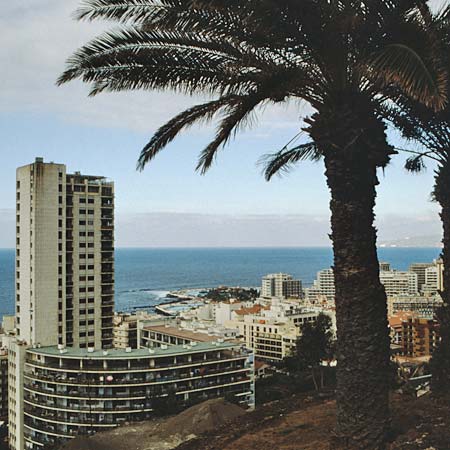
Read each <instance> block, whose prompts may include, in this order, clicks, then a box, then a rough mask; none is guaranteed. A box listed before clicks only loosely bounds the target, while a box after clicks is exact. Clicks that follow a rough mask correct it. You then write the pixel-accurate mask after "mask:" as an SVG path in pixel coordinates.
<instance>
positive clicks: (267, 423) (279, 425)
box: [177, 395, 450, 450]
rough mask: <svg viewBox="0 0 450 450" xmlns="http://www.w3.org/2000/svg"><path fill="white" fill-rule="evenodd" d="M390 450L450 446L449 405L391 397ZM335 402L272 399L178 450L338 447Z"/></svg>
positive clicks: (319, 449)
mask: <svg viewBox="0 0 450 450" xmlns="http://www.w3.org/2000/svg"><path fill="white" fill-rule="evenodd" d="M391 408H392V415H393V418H394V419H393V421H392V436H391V441H392V442H390V444H389V445H388V449H389V450H450V404H449V403H447V404H444V403H442V404H441V403H439V402H436V401H434V400H433V399H432V398H431V397H430V396H426V397H422V398H420V399H413V398H408V397H404V396H398V395H396V396H393V397H392V401H391ZM334 424H335V402H334V400H318V399H312V398H309V397H296V396H294V397H292V398H290V399H287V400H282V401H279V402H273V403H271V404H269V405H267V406H266V407H262V408H261V409H260V410H257V411H255V412H253V413H249V414H247V415H245V416H243V417H241V418H240V419H239V420H238V421H233V422H231V423H229V424H228V425H227V426H225V427H222V428H219V429H216V430H215V431H213V432H209V433H206V434H205V435H203V436H202V437H201V438H197V439H194V440H191V441H189V442H186V443H183V444H181V445H180V446H178V447H177V450H199V449H201V450H276V449H277V450H278V449H279V450H336V449H337V448H338V447H337V446H336V444H335V443H334V440H333V437H334V432H333V430H334Z"/></svg>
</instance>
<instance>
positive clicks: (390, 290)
mask: <svg viewBox="0 0 450 450" xmlns="http://www.w3.org/2000/svg"><path fill="white" fill-rule="evenodd" d="M380 281H381V284H382V285H383V286H384V289H385V291H386V296H387V297H392V296H395V295H404V294H411V295H414V294H418V292H419V290H418V281H417V274H416V273H414V272H406V271H398V270H391V271H389V272H387V271H382V272H380Z"/></svg>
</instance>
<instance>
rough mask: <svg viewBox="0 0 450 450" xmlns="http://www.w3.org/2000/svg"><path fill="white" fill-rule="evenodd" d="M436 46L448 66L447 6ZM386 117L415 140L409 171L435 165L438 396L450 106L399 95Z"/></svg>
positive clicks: (436, 23) (448, 238)
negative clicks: (439, 232) (439, 233)
mask: <svg viewBox="0 0 450 450" xmlns="http://www.w3.org/2000/svg"><path fill="white" fill-rule="evenodd" d="M431 20H432V22H433V30H434V33H435V35H436V38H437V39H436V41H435V42H436V44H437V45H438V46H439V55H440V58H441V59H442V65H443V66H447V67H450V6H447V7H446V8H443V9H442V10H441V11H440V12H439V13H438V14H436V15H435V16H434V17H432V18H431ZM388 117H389V119H390V120H391V121H392V123H393V124H394V125H395V126H396V127H397V128H398V129H400V131H401V132H402V134H403V136H404V137H405V138H406V139H407V140H409V141H413V142H416V143H419V144H420V146H421V149H420V150H419V151H412V153H414V155H412V156H411V157H410V158H408V159H407V161H406V164H405V167H406V169H407V170H409V171H411V172H420V171H422V170H423V169H425V167H426V164H425V161H426V160H429V161H433V162H434V163H435V165H436V170H435V179H434V180H435V182H434V188H433V198H434V199H435V200H436V201H437V202H438V203H439V205H440V207H441V213H440V216H441V221H442V225H443V239H442V243H443V247H442V259H443V264H444V275H443V291H442V292H441V293H440V294H441V297H442V300H443V307H442V308H440V309H439V311H438V312H437V319H438V321H439V324H440V327H439V331H440V336H441V339H440V342H439V343H438V345H437V348H436V349H435V350H434V352H433V357H432V359H431V371H432V388H433V391H434V392H435V393H438V394H440V395H446V396H449V395H450V106H449V105H447V106H446V107H445V108H444V109H443V110H441V111H433V110H432V109H430V108H427V107H426V106H425V105H423V104H421V103H418V102H415V101H413V100H412V99H410V98H407V97H404V96H400V97H398V98H397V101H396V105H395V107H394V108H392V109H390V110H389V116H388Z"/></svg>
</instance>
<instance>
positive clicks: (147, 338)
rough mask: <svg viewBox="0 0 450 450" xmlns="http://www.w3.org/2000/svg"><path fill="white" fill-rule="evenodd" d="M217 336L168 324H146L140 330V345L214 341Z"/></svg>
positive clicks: (153, 346)
mask: <svg viewBox="0 0 450 450" xmlns="http://www.w3.org/2000/svg"><path fill="white" fill-rule="evenodd" d="M214 341H217V337H215V336H210V335H208V334H207V333H198V332H194V331H190V330H186V329H182V328H179V327H176V326H170V325H148V326H145V327H144V328H142V330H141V342H140V346H141V347H149V348H155V347H161V346H163V345H165V346H167V345H189V344H191V343H192V342H214Z"/></svg>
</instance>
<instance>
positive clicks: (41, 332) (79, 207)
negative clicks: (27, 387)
mask: <svg viewBox="0 0 450 450" xmlns="http://www.w3.org/2000/svg"><path fill="white" fill-rule="evenodd" d="M16 183H17V185H16V211H17V212H16V337H15V338H11V339H10V340H9V343H8V372H9V373H8V409H9V424H8V431H9V442H10V447H11V449H12V450H24V448H25V446H26V445H25V442H24V425H25V424H24V413H23V411H24V378H23V368H24V362H25V355H26V353H27V351H28V349H29V348H30V347H41V346H42V347H43V346H54V345H59V346H61V348H63V347H65V346H69V347H75V348H77V347H79V348H91V349H92V348H96V349H102V348H104V349H106V348H110V347H111V346H112V341H113V333H112V330H113V316H114V184H113V183H112V182H110V181H108V180H106V179H105V178H104V177H100V176H87V175H81V174H80V173H75V174H68V173H67V172H66V166H65V165H63V164H54V163H44V161H43V159H42V158H36V160H35V162H34V163H32V164H29V165H26V166H23V167H20V168H18V169H17V181H16Z"/></svg>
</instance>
